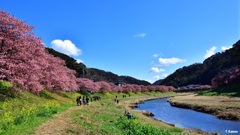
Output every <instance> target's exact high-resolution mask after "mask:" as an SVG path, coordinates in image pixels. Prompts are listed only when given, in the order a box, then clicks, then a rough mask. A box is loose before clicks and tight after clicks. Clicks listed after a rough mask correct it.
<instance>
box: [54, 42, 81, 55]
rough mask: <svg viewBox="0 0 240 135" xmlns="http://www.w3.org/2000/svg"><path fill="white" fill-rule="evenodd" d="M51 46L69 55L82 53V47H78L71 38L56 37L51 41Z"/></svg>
mask: <svg viewBox="0 0 240 135" xmlns="http://www.w3.org/2000/svg"><path fill="white" fill-rule="evenodd" d="M51 46H52V48H53V49H55V50H57V51H59V52H62V53H64V54H67V55H74V56H78V55H81V54H82V51H81V49H79V48H77V47H76V45H75V44H74V43H73V42H72V41H70V40H61V39H55V40H53V41H52V42H51Z"/></svg>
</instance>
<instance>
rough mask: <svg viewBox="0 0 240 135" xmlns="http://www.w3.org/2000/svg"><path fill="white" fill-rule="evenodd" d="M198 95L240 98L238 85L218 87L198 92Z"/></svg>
mask: <svg viewBox="0 0 240 135" xmlns="http://www.w3.org/2000/svg"><path fill="white" fill-rule="evenodd" d="M198 95H202V96H231V97H240V85H239V84H238V85H237V84H234V85H227V86H220V87H217V88H213V89H210V90H202V91H199V92H198Z"/></svg>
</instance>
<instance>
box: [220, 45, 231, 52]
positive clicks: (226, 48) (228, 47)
mask: <svg viewBox="0 0 240 135" xmlns="http://www.w3.org/2000/svg"><path fill="white" fill-rule="evenodd" d="M230 48H232V46H222V47H221V49H222V51H223V52H224V51H226V50H228V49H230Z"/></svg>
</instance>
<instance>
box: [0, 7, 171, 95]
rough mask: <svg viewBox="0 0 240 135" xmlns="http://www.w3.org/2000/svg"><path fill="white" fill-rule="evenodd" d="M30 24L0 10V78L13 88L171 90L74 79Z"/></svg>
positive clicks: (159, 87)
mask: <svg viewBox="0 0 240 135" xmlns="http://www.w3.org/2000/svg"><path fill="white" fill-rule="evenodd" d="M32 30H33V27H32V26H28V25H26V24H25V23H24V22H23V21H21V20H19V19H16V18H15V17H13V16H11V15H10V14H8V13H6V12H4V11H2V10H0V78H7V79H8V80H9V81H11V82H12V83H13V84H14V86H15V87H18V88H19V87H20V88H21V89H25V90H28V91H30V92H34V93H36V92H40V91H41V90H44V89H48V90H64V91H92V92H108V91H123V92H127V91H134V92H136V91H148V90H159V91H168V90H174V88H173V87H168V86H141V85H134V84H131V85H130V84H127V85H124V86H123V87H119V86H116V85H114V84H113V83H107V82H103V81H101V82H93V81H91V80H89V79H86V78H76V77H75V73H76V72H75V71H73V70H71V69H68V68H67V67H66V66H65V62H64V61H63V60H61V59H60V58H57V57H53V56H52V55H51V54H49V53H47V52H46V51H45V47H44V45H43V43H42V41H41V39H40V38H37V37H35V36H34V33H33V31H32Z"/></svg>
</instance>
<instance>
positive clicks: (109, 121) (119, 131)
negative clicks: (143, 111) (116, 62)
mask: <svg viewBox="0 0 240 135" xmlns="http://www.w3.org/2000/svg"><path fill="white" fill-rule="evenodd" d="M124 94H125V93H105V94H102V95H101V97H102V100H101V101H96V102H91V103H90V105H89V106H83V108H81V110H80V111H76V112H75V114H74V116H72V118H73V123H74V124H75V125H78V126H77V127H75V128H72V127H71V128H67V129H66V132H67V134H90V135H91V134H93V135H96V134H97V135H135V134H138V135H159V134H162V135H169V134H176V133H181V132H182V131H183V130H182V129H180V128H176V127H167V128H166V127H161V125H154V123H151V121H148V123H147V124H146V121H145V119H142V118H141V117H138V116H136V115H134V114H133V117H134V119H127V118H126V117H125V116H124V112H125V111H126V108H125V107H124V106H122V105H119V104H117V103H116V102H114V101H113V99H114V98H115V96H116V95H117V97H118V98H119V99H120V102H121V101H123V102H124V101H128V100H131V99H137V97H140V96H145V97H146V96H149V95H152V96H153V95H156V94H158V95H164V94H161V93H159V92H146V93H136V94H135V93H131V97H127V98H121V97H122V95H124ZM168 94H171V93H168ZM142 117H144V118H145V117H146V116H143V115H142Z"/></svg>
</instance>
